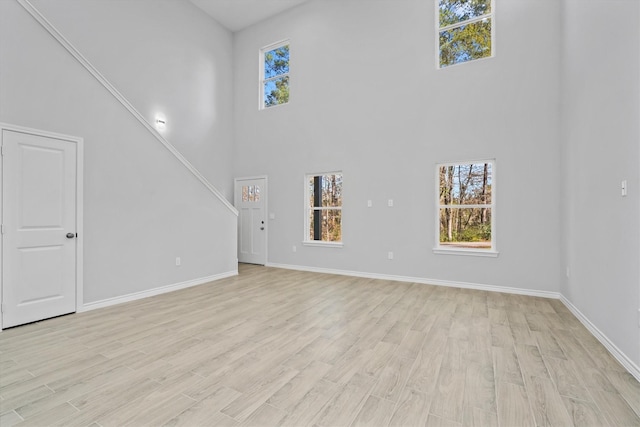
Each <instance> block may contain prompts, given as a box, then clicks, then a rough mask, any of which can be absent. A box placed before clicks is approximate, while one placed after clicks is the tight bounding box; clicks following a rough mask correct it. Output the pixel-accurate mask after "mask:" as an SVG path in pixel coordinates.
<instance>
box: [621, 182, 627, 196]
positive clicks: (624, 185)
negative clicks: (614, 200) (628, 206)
mask: <svg viewBox="0 0 640 427" xmlns="http://www.w3.org/2000/svg"><path fill="white" fill-rule="evenodd" d="M620 194H621V195H622V197H626V196H627V180H626V179H625V180H623V181H622V182H621V183H620Z"/></svg>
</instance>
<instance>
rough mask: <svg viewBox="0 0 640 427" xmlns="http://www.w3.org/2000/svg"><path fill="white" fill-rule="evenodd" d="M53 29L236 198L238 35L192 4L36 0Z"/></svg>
mask: <svg viewBox="0 0 640 427" xmlns="http://www.w3.org/2000/svg"><path fill="white" fill-rule="evenodd" d="M32 3H33V4H34V6H36V7H37V8H38V10H40V11H41V12H42V13H43V14H44V15H45V16H46V18H47V19H48V20H49V21H51V22H52V23H53V25H54V26H55V27H56V28H58V30H60V32H62V34H64V36H65V37H66V38H67V39H68V40H69V41H70V42H71V43H72V44H73V45H74V46H75V47H76V48H78V50H79V51H80V52H82V54H83V55H84V56H85V57H86V58H87V59H88V60H89V61H90V62H91V63H92V64H93V65H94V66H95V67H96V68H97V69H98V70H100V72H101V73H102V74H103V75H104V76H105V77H106V78H107V79H108V80H109V81H110V82H111V83H112V84H113V85H114V86H115V87H116V88H117V89H118V90H119V91H120V92H121V93H123V94H124V95H125V97H126V98H127V99H128V100H129V101H130V102H131V103H132V104H133V105H134V106H135V107H136V109H137V110H138V111H139V112H140V113H141V114H143V115H144V116H145V117H147V118H148V120H149V122H151V123H153V122H154V121H155V116H156V114H157V113H159V112H161V113H163V114H164V115H165V116H166V119H167V126H166V130H165V131H164V132H163V135H164V136H165V137H166V138H167V139H168V140H169V141H171V143H172V144H173V145H174V146H175V147H176V148H177V149H178V151H180V153H182V155H184V156H185V157H186V158H187V159H188V160H189V161H190V162H191V163H192V164H193V165H194V166H195V167H196V168H197V169H198V170H199V171H200V172H201V173H202V174H203V175H204V176H205V177H206V178H207V179H208V180H209V181H210V182H211V183H213V184H214V185H215V186H216V187H217V188H218V189H220V190H221V191H223V192H224V193H225V194H226V196H227V198H229V199H232V198H233V193H232V187H233V183H232V180H231V179H230V177H231V164H230V162H229V159H230V157H231V155H232V144H231V142H232V131H233V128H232V113H233V109H232V108H231V104H232V102H233V96H232V91H233V85H232V82H233V72H232V66H231V65H232V64H231V62H232V59H233V56H232V47H233V46H232V34H231V33H230V32H229V31H228V30H226V29H225V28H223V27H222V26H220V25H219V24H218V23H217V22H215V21H214V20H213V19H211V18H209V17H208V16H207V15H206V14H204V13H202V11H201V10H200V9H198V8H197V7H196V6H194V5H193V4H191V3H190V2H188V1H176V0H135V1H105V0H83V1H81V2H79V1H77V0H55V1H48V0H32Z"/></svg>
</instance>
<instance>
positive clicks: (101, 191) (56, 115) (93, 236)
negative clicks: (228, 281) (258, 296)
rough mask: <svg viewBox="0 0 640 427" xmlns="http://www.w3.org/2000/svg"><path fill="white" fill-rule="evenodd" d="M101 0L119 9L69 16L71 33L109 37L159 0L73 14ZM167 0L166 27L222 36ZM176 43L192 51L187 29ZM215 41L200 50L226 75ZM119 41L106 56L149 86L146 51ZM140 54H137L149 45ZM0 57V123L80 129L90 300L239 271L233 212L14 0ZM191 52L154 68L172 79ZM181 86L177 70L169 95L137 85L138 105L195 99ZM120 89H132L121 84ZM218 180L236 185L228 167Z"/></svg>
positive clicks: (220, 97) (2, 17) (0, 20)
mask: <svg viewBox="0 0 640 427" xmlns="http://www.w3.org/2000/svg"><path fill="white" fill-rule="evenodd" d="M55 3H56V5H57V4H60V5H63V4H67V3H66V2H65V3H63V2H58V1H56V2H55ZM106 3H110V4H113V3H117V5H118V8H119V10H120V13H119V14H118V15H117V16H110V15H108V14H106V15H104V16H101V17H100V18H99V19H98V17H92V18H90V17H89V16H88V15H86V16H85V15H82V16H80V15H78V16H76V18H77V19H80V18H81V17H82V19H83V20H84V19H87V20H88V22H84V23H83V26H85V27H86V28H85V31H86V32H85V33H80V32H78V34H77V35H76V36H77V41H80V40H81V39H83V38H87V39H94V40H102V39H106V38H107V36H108V35H109V34H113V35H114V37H115V34H116V33H117V29H118V27H119V25H120V23H119V22H120V21H119V20H118V18H119V17H122V16H129V12H131V14H135V13H136V11H137V10H138V9H137V7H139V6H140V5H141V4H143V3H144V4H146V5H147V6H148V9H153V7H152V6H155V5H156V2H155V1H146V2H142V1H139V2H95V1H91V2H88V1H83V2H73V5H74V6H76V7H77V9H78V10H77V12H78V13H79V10H83V11H85V12H87V11H92V10H94V9H93V8H94V7H95V8H98V9H100V8H101V7H102V6H104V4H106ZM129 7H131V9H129ZM171 7H172V9H171V10H168V9H167V10H165V11H164V13H165V14H166V16H165V15H162V16H165V18H167V19H168V16H173V17H175V19H176V27H170V28H162V30H163V31H170V32H173V33H181V34H190V36H189V37H190V38H195V37H196V34H194V33H198V34H200V35H201V36H206V35H211V32H209V33H199V32H200V31H201V30H203V29H204V28H208V27H207V26H211V28H213V29H212V30H211V31H212V32H214V33H220V34H226V33H224V32H223V31H221V30H220V29H219V28H218V29H216V28H215V26H214V24H212V22H213V21H210V20H207V21H206V25H204V23H201V25H200V26H197V25H196V24H194V25H193V26H192V27H190V26H187V25H186V24H185V23H184V22H183V23H180V19H186V18H185V17H184V16H185V15H186V16H187V17H189V16H191V15H192V8H193V6H191V5H190V4H189V3H188V2H184V4H183V2H174V3H171ZM182 7H184V9H182ZM98 9H96V10H98ZM45 13H46V12H45ZM179 17H182V18H179ZM139 19H140V22H139V25H140V27H141V31H142V32H146V31H152V29H153V26H154V25H155V24H154V22H156V21H146V20H145V19H143V18H140V17H139ZM52 21H55V20H54V19H52ZM61 27H62V25H61ZM61 29H62V28H61ZM94 33H95V34H94ZM98 33H99V34H98ZM69 38H70V39H72V38H75V37H69ZM176 40H177V39H176ZM181 40H182V41H181V42H180V43H183V44H184V46H183V47H184V49H185V50H189V49H190V47H189V46H188V43H189V42H188V37H187V36H186V35H184V36H183V38H182V39H181ZM73 41H74V42H75V41H76V40H73ZM136 43H137V39H136V38H132V39H131V40H130V44H136ZM140 43H142V44H144V43H145V41H144V40H142V41H140ZM176 43H178V41H176ZM211 43H212V46H213V45H218V44H219V45H220V46H219V47H218V48H216V49H209V50H202V51H201V52H200V54H201V56H202V61H204V62H209V63H212V64H213V63H216V64H217V65H216V66H217V67H219V68H220V69H221V70H225V71H224V72H223V73H222V74H223V75H227V76H229V75H231V71H230V67H231V65H230V56H229V55H228V52H230V49H231V41H230V37H229V35H228V34H226V35H225V36H224V37H222V38H220V39H219V40H217V41H215V40H214V41H211ZM80 44H81V43H78V45H80ZM79 47H81V46H79ZM178 47H179V46H176V48H178ZM118 48H119V49H121V50H122V52H123V55H121V56H118V55H115V54H113V55H114V56H111V58H110V59H109V58H107V59H108V60H109V61H116V62H117V63H116V64H115V65H117V66H119V67H122V68H123V69H124V70H129V72H131V73H132V74H131V77H130V78H129V79H128V80H127V81H128V83H129V84H130V85H134V84H135V83H139V84H140V86H145V84H146V83H148V82H149V81H151V84H154V81H155V82H157V81H158V80H155V79H154V78H152V77H151V76H148V75H145V74H144V73H141V74H139V73H138V72H137V71H136V67H135V65H132V63H133V62H135V63H137V62H138V61H140V62H141V63H142V62H145V61H144V58H142V59H140V58H136V59H135V61H134V60H133V59H131V58H129V57H127V55H126V54H125V53H124V52H125V51H126V50H127V49H126V47H125V46H119V47H118ZM143 51H144V49H141V50H140V52H138V54H140V55H142V54H144V52H143ZM220 52H222V53H220ZM116 56H117V58H118V59H116ZM153 56H154V54H153V52H148V53H147V54H146V57H147V58H148V59H149V61H152V59H153ZM94 57H95V58H91V60H92V61H94V62H95V64H96V65H98V66H100V65H103V64H102V63H101V61H100V59H99V56H98V55H97V54H95V55H94ZM0 59H1V60H0V121H2V122H6V123H11V124H16V125H21V126H26V127H31V128H37V129H43V130H48V131H52V132H58V133H64V134H70V135H76V136H81V137H83V138H84V141H85V159H84V168H85V169H84V170H85V176H84V248H85V252H84V260H85V264H84V284H85V289H84V299H85V303H88V302H95V301H100V300H104V299H107V298H112V297H119V296H123V295H127V294H131V293H134V292H142V291H147V290H150V289H154V288H157V287H161V286H165V285H171V284H176V283H181V282H184V281H190V280H195V279H198V278H203V277H210V276H215V275H219V274H225V273H230V272H233V271H235V270H236V268H237V264H236V224H237V218H236V216H235V215H234V214H233V213H232V212H231V211H230V210H229V209H228V208H226V206H225V205H223V204H222V203H221V202H220V201H219V200H218V199H217V198H216V197H215V196H214V195H213V194H211V193H210V192H209V191H208V190H207V189H206V188H205V187H204V185H203V184H202V183H201V182H199V181H198V180H197V179H196V178H195V177H194V176H193V175H191V174H190V173H189V172H188V171H187V169H186V168H184V166H183V165H182V164H181V163H179V161H178V160H177V159H176V158H175V157H173V156H172V155H171V154H170V153H169V151H168V150H167V149H166V148H164V147H163V146H162V145H161V144H160V143H159V142H158V141H157V140H156V139H155V138H154V137H153V136H152V135H151V134H150V133H149V132H148V131H147V130H146V129H145V128H144V127H143V126H142V125H141V124H140V123H139V122H138V121H136V120H135V119H134V118H133V117H132V116H131V115H130V114H129V113H128V112H127V111H126V110H125V109H124V108H123V106H122V105H121V104H119V103H118V102H117V101H116V99H115V98H114V97H112V96H111V95H110V94H109V92H107V90H105V89H104V88H103V87H102V86H101V85H100V84H99V83H98V82H97V81H96V80H95V79H94V78H93V77H92V76H90V74H89V73H88V72H87V71H86V70H85V69H84V68H82V67H81V65H79V63H77V62H76V60H75V59H73V58H72V56H71V55H70V54H68V53H67V52H66V51H65V50H64V49H63V48H62V47H61V46H60V45H59V44H58V43H57V42H56V41H55V40H54V39H53V38H52V37H51V36H50V35H49V34H48V33H47V32H46V31H45V30H44V29H43V28H42V27H41V26H40V25H39V24H38V23H37V22H36V21H35V20H34V19H33V18H32V17H31V16H30V15H28V14H27V12H26V11H25V10H24V9H23V8H22V7H21V6H20V5H19V4H18V3H17V2H15V1H5V0H2V1H0ZM181 61H187V62H186V63H184V62H181ZM189 61H192V59H189V58H180V60H179V61H178V62H176V63H177V64H178V65H177V66H176V68H172V66H173V65H175V64H176V63H174V62H172V61H167V64H166V67H164V68H159V69H158V71H157V73H158V75H163V73H168V74H167V75H168V76H174V77H175V74H176V73H178V72H179V71H177V70H181V69H183V68H185V69H188V68H190V65H189ZM198 64H199V62H197V61H196V62H195V63H193V64H191V65H192V66H193V67H194V68H197V66H198ZM107 68H108V67H107ZM105 74H107V73H105ZM114 78H115V79H117V77H114ZM211 78H212V79H215V76H212V77H211ZM217 84H222V82H218V81H217V80H215V81H214V82H211V83H210V84H209V86H208V87H213V86H215V85H217ZM182 87H184V86H183V82H182V81H181V80H179V79H178V80H173V81H171V80H167V81H165V82H163V86H162V87H161V88H159V89H162V91H167V93H171V94H172V95H171V97H167V98H166V99H165V98H162V97H161V96H158V98H156V97H155V95H154V93H153V92H146V93H145V94H142V92H141V93H140V94H137V95H136V96H135V97H134V98H136V99H134V101H135V100H137V98H138V97H142V96H143V95H144V96H146V97H145V98H144V102H142V101H140V102H139V105H137V106H136V107H138V108H139V109H140V110H141V111H142V110H145V109H146V107H147V106H148V105H152V104H154V102H156V101H157V102H158V103H164V102H167V103H171V102H173V99H174V98H175V99H176V100H177V101H176V104H178V105H190V104H191V102H192V101H193V102H194V103H196V104H197V100H198V99H199V98H198V97H197V96H194V94H193V93H191V92H190V91H181V88H182ZM120 89H121V92H123V93H124V94H125V96H127V95H128V94H127V93H126V91H125V90H124V88H120ZM214 98H215V103H216V104H218V103H219V104H222V105H229V104H230V103H231V102H232V99H231V97H230V96H229V92H228V91H221V92H219V93H215V94H214ZM172 108H173V107H172ZM175 108H178V107H175ZM168 116H169V118H171V117H173V116H171V115H168ZM225 120H229V119H225ZM172 123H175V128H176V129H179V131H178V130H176V133H175V135H179V134H181V133H186V131H185V129H182V128H181V126H182V125H183V124H182V123H180V122H179V120H177V121H176V122H172ZM185 126H186V125H185ZM222 126H223V127H224V126H226V128H225V129H224V130H223V131H221V133H222V134H229V133H230V131H229V127H230V123H227V124H226V125H225V124H223V125H222ZM198 132H200V131H198ZM198 132H196V134H194V135H192V137H193V138H194V140H197V141H198V144H202V146H206V145H207V144H212V143H213V141H211V140H210V138H209V137H204V136H202V135H200V136H198V135H197V133H198ZM214 133H215V132H214ZM216 142H218V141H216ZM220 143H221V144H223V145H224V146H225V147H224V148H223V149H222V152H223V153H224V154H223V155H224V156H225V162H228V154H226V153H227V152H228V151H229V146H230V144H231V141H230V140H226V141H220ZM176 145H178V144H176ZM182 148H183V147H182ZM194 150H195V149H194ZM212 152H215V150H213V151H212V150H211V149H210V148H206V149H203V153H202V155H203V157H206V156H209V155H210V153H212ZM195 154H197V150H196V151H195ZM227 175H228V174H227ZM225 179H226V182H231V177H230V176H226V178H225ZM176 257H181V258H182V266H181V267H176V266H175V258H176Z"/></svg>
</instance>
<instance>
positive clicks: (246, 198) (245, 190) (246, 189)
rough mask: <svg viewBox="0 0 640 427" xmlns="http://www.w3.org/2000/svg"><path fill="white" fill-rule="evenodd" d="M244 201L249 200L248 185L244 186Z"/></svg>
mask: <svg viewBox="0 0 640 427" xmlns="http://www.w3.org/2000/svg"><path fill="white" fill-rule="evenodd" d="M242 201H243V202H248V201H249V187H248V186H246V185H243V186H242Z"/></svg>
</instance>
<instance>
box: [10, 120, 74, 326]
mask: <svg viewBox="0 0 640 427" xmlns="http://www.w3.org/2000/svg"><path fill="white" fill-rule="evenodd" d="M5 130H8V131H13V132H19V133H26V134H29V135H36V136H42V137H45V138H55V139H62V140H65V141H69V142H72V143H74V144H76V230H77V233H78V237H77V238H76V239H75V241H76V312H80V311H82V307H83V305H84V295H83V289H84V287H83V266H84V260H83V248H84V232H83V231H84V229H83V224H84V223H83V209H82V208H83V204H84V193H83V182H84V179H83V176H84V175H83V174H84V140H83V139H82V138H80V137H77V136H70V135H63V134H59V133H54V132H47V131H43V130H38V129H32V128H27V127H23V126H16V125H10V124H7V123H2V122H0V141H1V140H2V135H3V133H4V131H5ZM3 165H4V157H3V158H2V160H1V161H0V220H2V218H4V206H2V203H3V200H4V197H3V196H4V195H3V194H2V191H3V190H2V189H3V179H4V178H3V177H4V172H3ZM2 239H3V240H4V234H3V236H2ZM2 246H3V245H1V244H0V262H4V254H3V253H2ZM3 288H4V283H2V275H0V302H2V303H4V296H3V295H2V290H3ZM1 331H2V316H1V315H0V332H1Z"/></svg>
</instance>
